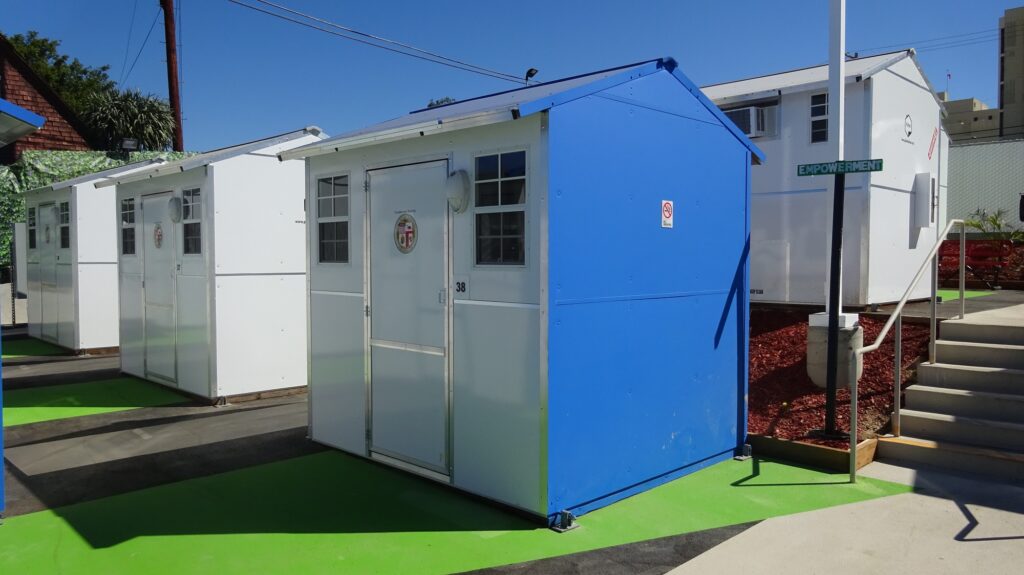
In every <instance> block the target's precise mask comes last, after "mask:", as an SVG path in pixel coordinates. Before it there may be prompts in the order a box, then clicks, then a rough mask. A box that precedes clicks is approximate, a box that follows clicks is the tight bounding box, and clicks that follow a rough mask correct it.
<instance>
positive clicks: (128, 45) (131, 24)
mask: <svg viewBox="0 0 1024 575" xmlns="http://www.w3.org/2000/svg"><path fill="white" fill-rule="evenodd" d="M138 9H139V0H135V3H134V4H133V5H132V19H131V22H129V24H128V41H127V42H125V44H124V58H123V59H122V60H121V76H120V77H119V78H118V80H117V83H118V84H120V83H121V78H124V69H125V66H127V65H128V49H129V48H131V45H132V30H134V29H135V12H137V11H138Z"/></svg>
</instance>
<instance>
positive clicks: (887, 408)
mask: <svg viewBox="0 0 1024 575" xmlns="http://www.w3.org/2000/svg"><path fill="white" fill-rule="evenodd" d="M807 315H808V314H807V312H806V311H782V310H766V309H752V310H751V311H750V395H749V416H748V419H747V421H748V426H749V431H750V433H756V434H759V435H768V436H772V437H777V438H779V439H795V440H800V441H807V442H810V443H815V444H818V445H828V446H830V447H839V448H848V447H849V442H848V441H834V440H823V439H817V438H811V437H809V436H808V434H809V433H810V432H811V431H812V430H815V429H821V428H822V427H824V424H825V390H824V389H823V388H819V387H818V386H816V385H814V383H813V382H812V381H811V378H810V377H808V375H807ZM860 321H861V325H862V326H863V328H864V343H865V344H869V343H871V342H873V341H874V340H875V338H876V337H877V336H878V334H879V332H881V330H882V326H883V325H885V322H884V321H880V320H876V319H873V318H869V317H863V316H862V317H861V320H860ZM892 338H893V333H892V332H890V333H889V335H888V336H886V339H885V341H884V342H883V343H882V346H881V347H880V348H879V349H878V350H877V351H874V352H872V353H869V354H867V355H865V356H864V375H863V376H862V377H861V379H860V383H859V384H858V403H857V430H858V439H867V438H869V437H874V436H875V435H877V434H878V433H879V432H880V431H881V430H882V429H883V428H884V427H886V426H887V425H888V424H889V414H890V413H891V412H892V396H893V388H892V379H893V345H892ZM902 344H903V345H902V348H903V358H902V359H903V361H902V362H901V363H902V364H903V365H902V373H903V381H902V384H901V385H902V387H904V388H905V387H906V386H908V385H910V383H911V379H912V378H913V376H914V374H915V371H914V370H913V369H911V368H912V366H913V365H914V363H915V362H917V361H918V360H919V359H920V358H921V357H922V356H924V355H925V354H926V353H927V350H928V326H927V325H918V324H910V323H907V322H904V323H903V342H902ZM849 415H850V393H849V391H848V390H846V389H840V390H839V393H838V399H837V405H836V419H837V424H838V426H839V427H840V428H841V429H843V430H844V431H849V429H850V419H849Z"/></svg>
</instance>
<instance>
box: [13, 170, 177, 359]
mask: <svg viewBox="0 0 1024 575" xmlns="http://www.w3.org/2000/svg"><path fill="white" fill-rule="evenodd" d="M159 162H161V160H157V159H155V160H146V161H143V162H137V163H134V164H128V165H125V166H119V167H116V168H111V169H109V170H105V171H102V172H97V173H93V174H87V175H84V176H80V177H78V178H73V179H70V180H65V181H62V182H57V183H54V184H50V185H48V186H44V187H41V188H36V189H34V190H30V191H28V192H26V193H25V220H26V223H25V238H24V241H21V239H22V238H21V237H20V234H19V237H18V240H19V241H18V242H17V245H18V250H17V251H18V256H19V257H18V260H19V261H18V269H19V274H20V271H21V263H22V261H21V260H22V253H24V262H25V272H24V273H25V276H24V280H22V279H19V282H18V283H19V287H20V286H21V285H24V286H25V290H26V292H27V293H26V295H27V297H28V334H29V335H30V336H31V337H35V338H38V339H42V340H45V341H48V342H50V343H54V344H57V345H60V346H62V347H66V348H68V349H71V350H73V351H76V352H80V353H89V352H102V351H113V350H115V349H116V348H117V346H118V343H119V339H118V319H117V290H116V289H114V286H115V285H116V284H117V228H116V226H117V220H116V214H115V213H114V205H115V200H114V190H113V188H97V187H96V184H97V183H99V182H102V181H104V179H105V178H108V177H114V176H124V175H128V174H131V173H132V172H136V171H139V170H142V169H145V168H146V167H149V166H153V165H156V164H158V163H159ZM23 248H24V249H23Z"/></svg>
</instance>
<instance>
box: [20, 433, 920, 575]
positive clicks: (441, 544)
mask: <svg viewBox="0 0 1024 575" xmlns="http://www.w3.org/2000/svg"><path fill="white" fill-rule="evenodd" d="M845 481H846V476H845V475H842V474H828V473H824V472H820V471H812V470H808V469H804V468H800V467H793V466H789V465H784V464H780V463H773V462H768V461H760V462H758V461H757V460H750V461H745V462H736V461H731V460H730V461H726V462H724V463H720V464H718V465H714V466H712V467H710V468H708V469H705V470H703V471H699V472H696V473H694V474H691V475H688V476H686V477H683V478H681V479H678V480H676V481H673V482H671V483H668V484H665V485H662V486H660V487H658V488H655V489H653V490H650V491H647V492H645V493H642V494H639V495H636V496H634V497H631V498H629V499H626V500H624V501H621V502H619V503H617V504H614V505H612V506H610V507H606V508H604V509H600V510H598V511H595V512H592V513H589V514H587V515H585V516H583V517H582V518H581V526H580V527H579V528H578V529H576V530H574V531H570V532H568V533H563V534H557V533H554V532H552V531H550V530H548V529H545V528H543V527H538V526H537V525H536V524H535V523H531V522H529V521H526V520H524V519H522V518H520V517H518V516H515V515H511V514H509V513H507V512H505V511H502V510H500V509H498V508H496V507H493V506H490V505H488V504H485V503H482V502H480V501H478V500H476V499H473V498H470V497H467V496H465V495H462V494H460V493H458V492H456V491H454V490H452V489H448V488H445V487H443V486H440V485H436V484H433V483H430V482H427V481H424V480H421V479H418V478H415V477H413V476H411V475H409V474H406V473H403V472H399V471H396V470H392V469H390V468H386V467H382V466H379V465H375V464H372V463H369V462H367V461H365V460H361V459H359V458H356V457H352V456H348V455H345V454H343V453H339V452H325V453H320V454H316V455H311V456H305V457H299V458H295V459H290V460H286V461H280V462H276V463H271V464H267V465H260V466H256V467H251V468H247V469H242V470H238V471H232V472H228V473H223V474H219V475H213V476H208V477H203V478H198V479H191V480H187V481H182V482H179V483H172V484H167V485H163V486H160V487H155V488H150V489H145V490H141V491H135V492H131V493H127V494H123V495H118V496H114V497H109V498H106V499H100V500H96V501H91V502H85V503H80V504H76V505H71V506H68V507H63V508H59V509H56V510H49V511H41V512H38V513H33V514H29V515H23V516H19V517H13V518H10V519H8V520H7V521H6V524H5V525H3V526H2V527H0V572H3V573H8V572H9V573H17V574H18V575H30V574H36V573H39V574H43V573H46V574H49V573H96V574H100V573H147V574H149V575H157V574H164V573H166V574H172V573H173V574H187V573H217V574H218V575H232V574H240V575H241V574H245V575H248V574H251V573H282V574H293V573H303V574H317V573H451V572H458V571H464V570H469V569H478V568H484V567H493V566H498V565H505V564H510V563H518V562H522V561H528V560H533V559H540V558H545V557H553V556H558V555H564V554H568V553H574V552H578V551H586V550H592V549H596V548H602V547H608V546H612V545H619V544H624V543H630V542H636V541H642V540H647V539H652V538H656V537H662V536H668V535H675V534H681V533H686V532H692V531H698V530H703V529H709V528H713V527H720V526H725V525H730V524H736V523H742V522H747V521H754V520H759V519H765V518H768V517H773V516H778V515H785V514H790V513H797V512H801V511H809V510H813V509H819V508H823V507H829V506H833V505H840V504H844V503H852V502H857V501H864V500H868V499H873V498H876V497H882V496H886V495H892V494H897V493H904V492H908V491H910V487H907V486H902V485H896V484H893V483H887V482H884V481H879V480H875V479H869V478H861V479H859V482H858V483H857V484H856V485H851V484H847V483H846V482H845ZM751 552H756V550H751Z"/></svg>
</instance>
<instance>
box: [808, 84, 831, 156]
mask: <svg viewBox="0 0 1024 575" xmlns="http://www.w3.org/2000/svg"><path fill="white" fill-rule="evenodd" d="M827 141H828V93H825V94H814V95H812V96H811V143H812V144H816V143H818V142H827Z"/></svg>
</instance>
